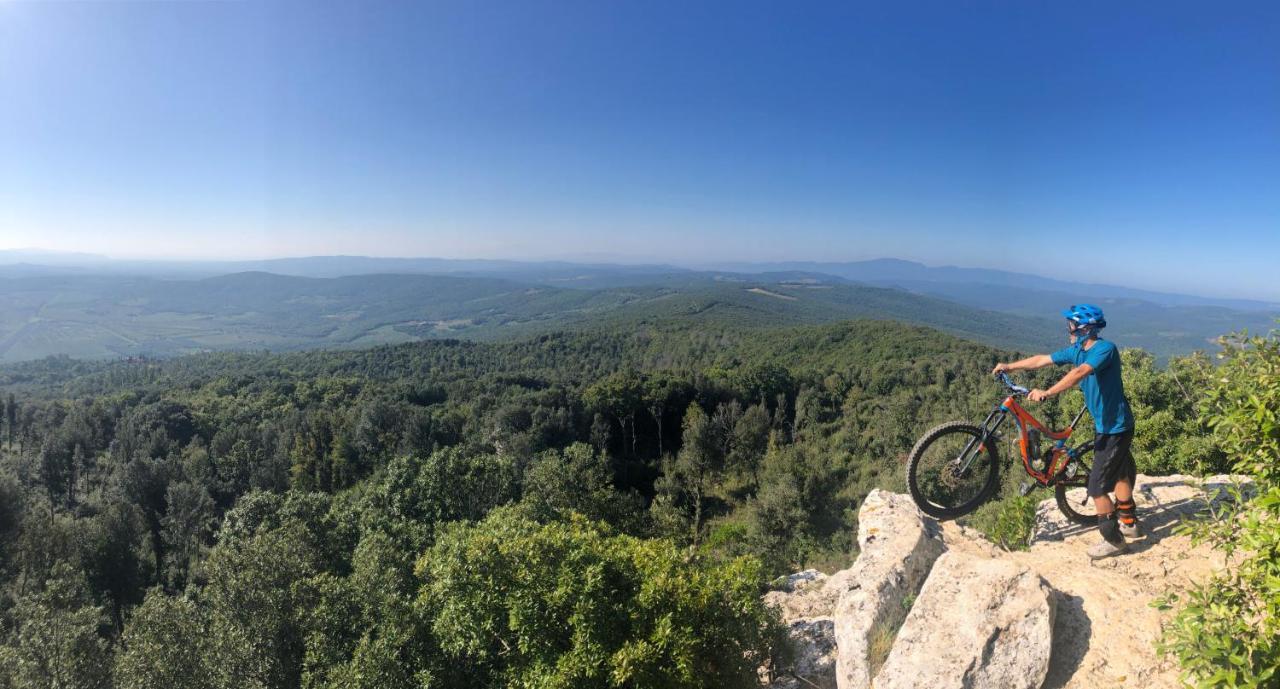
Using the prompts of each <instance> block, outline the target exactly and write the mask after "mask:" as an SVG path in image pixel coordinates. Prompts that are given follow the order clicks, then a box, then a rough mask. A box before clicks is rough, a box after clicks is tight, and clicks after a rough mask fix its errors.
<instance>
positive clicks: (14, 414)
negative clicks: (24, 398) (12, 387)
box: [4, 392, 18, 450]
mask: <svg viewBox="0 0 1280 689" xmlns="http://www.w3.org/2000/svg"><path fill="white" fill-rule="evenodd" d="M4 413H5V419H6V421H7V424H6V425H7V426H8V430H9V449H10V450H12V449H13V436H14V434H15V433H17V429H18V402H17V400H15V399H14V397H13V393H12V392H11V393H9V404H7V405H5V409H4Z"/></svg>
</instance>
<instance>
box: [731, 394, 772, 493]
mask: <svg viewBox="0 0 1280 689" xmlns="http://www.w3.org/2000/svg"><path fill="white" fill-rule="evenodd" d="M730 446H731V447H732V448H733V449H732V453H731V455H730V457H729V465H730V466H732V467H733V468H734V470H736V471H738V472H740V473H742V474H745V475H748V476H750V477H751V485H752V486H753V487H755V486H759V485H760V461H761V460H762V459H764V453H765V451H766V450H768V448H769V412H768V410H766V409H765V408H764V405H763V404H753V405H751V406H750V407H747V410H746V411H744V412H743V413H742V416H741V417H739V418H738V420H737V422H736V423H734V426H733V441H732V442H731V444H730Z"/></svg>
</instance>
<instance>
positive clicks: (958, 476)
mask: <svg viewBox="0 0 1280 689" xmlns="http://www.w3.org/2000/svg"><path fill="white" fill-rule="evenodd" d="M981 438H982V429H981V428H979V427H977V426H975V425H973V424H971V423H964V422H951V423H944V424H942V425H940V426H935V427H933V428H931V429H929V430H928V431H927V432H926V433H925V434H924V435H923V436H922V437H921V438H920V440H919V441H917V442H916V445H915V447H913V448H911V455H910V456H909V457H908V458H907V489H908V490H909V491H910V492H911V498H912V499H913V500H915V503H916V506H917V507H919V508H920V511H922V512H924V513H925V514H927V515H929V516H931V517H933V518H935V519H955V518H956V517H962V516H964V515H966V514H969V513H970V512H972V511H974V510H976V509H978V506H979V505H981V504H982V503H984V502H986V500H987V499H988V498H990V497H991V495H992V493H994V492H995V490H996V485H997V483H998V482H999V480H1000V477H999V473H1000V466H999V453H998V452H997V448H996V441H995V438H992V437H988V438H987V439H986V442H984V443H978V442H977V441H978V440H979V439H981ZM970 443H972V447H970V449H969V451H968V454H966V455H965V456H964V457H961V456H960V454H961V452H964V450H965V448H966V447H967V446H969V445H970ZM966 461H967V462H968V467H967V468H965V469H964V470H963V471H961V466H962V465H963V464H964V463H965V462H966Z"/></svg>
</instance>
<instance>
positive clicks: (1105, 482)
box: [1089, 435, 1133, 560]
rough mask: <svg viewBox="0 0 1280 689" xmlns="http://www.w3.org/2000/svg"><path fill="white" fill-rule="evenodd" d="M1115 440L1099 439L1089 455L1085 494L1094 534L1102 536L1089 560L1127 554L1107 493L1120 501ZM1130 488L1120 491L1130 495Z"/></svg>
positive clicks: (1090, 549) (1114, 511)
mask: <svg viewBox="0 0 1280 689" xmlns="http://www.w3.org/2000/svg"><path fill="white" fill-rule="evenodd" d="M1118 440H1119V437H1118V436H1115V435H1099V436H1098V440H1097V445H1096V446H1095V449H1094V451H1093V471H1092V472H1091V473H1090V474H1089V494H1090V495H1092V496H1093V505H1094V508H1096V510H1097V513H1098V532H1099V533H1100V534H1102V539H1103V540H1102V543H1099V544H1097V545H1095V546H1093V547H1091V548H1089V557H1090V558H1092V559H1094V560H1098V559H1101V558H1104V557H1111V556H1113V555H1119V554H1121V553H1124V552H1127V551H1128V549H1129V546H1128V544H1126V543H1125V541H1124V536H1122V535H1121V534H1120V523H1119V522H1118V521H1117V520H1116V507H1115V505H1114V504H1113V503H1112V502H1111V496H1109V495H1108V494H1107V493H1108V492H1109V491H1110V490H1111V489H1112V488H1115V490H1116V497H1117V498H1119V497H1120V491H1121V486H1120V482H1119V481H1118V480H1117V478H1118V477H1117V476H1116V469H1117V466H1116V459H1117V457H1116V449H1117V445H1118V443H1117V441H1118ZM1132 488H1133V486H1132V484H1129V485H1128V486H1125V487H1124V490H1127V491H1128V492H1129V494H1130V495H1132Z"/></svg>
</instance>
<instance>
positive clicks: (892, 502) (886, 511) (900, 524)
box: [832, 490, 946, 689]
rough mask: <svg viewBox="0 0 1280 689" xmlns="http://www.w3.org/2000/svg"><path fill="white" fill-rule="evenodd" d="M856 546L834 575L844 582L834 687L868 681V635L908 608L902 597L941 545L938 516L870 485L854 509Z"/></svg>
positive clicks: (882, 630)
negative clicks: (850, 558) (850, 561)
mask: <svg viewBox="0 0 1280 689" xmlns="http://www.w3.org/2000/svg"><path fill="white" fill-rule="evenodd" d="M858 546H859V548H860V549H861V552H860V553H859V555H858V559H857V561H855V562H854V564H853V567H851V568H849V569H847V570H845V571H843V572H840V573H839V575H836V576H841V579H842V581H843V582H845V583H844V584H843V585H842V586H840V587H839V588H840V589H842V590H841V592H840V598H839V600H838V602H837V603H836V607H835V614H834V617H835V635H836V646H837V648H838V650H839V657H838V658H837V661H836V686H837V687H839V689H862V688H863V687H868V686H870V683H871V678H872V676H873V674H872V673H873V668H872V665H873V663H874V661H875V658H873V657H872V655H871V650H872V642H873V640H874V639H875V637H876V636H877V635H891V634H892V632H893V630H894V629H896V628H897V625H898V623H899V622H900V621H901V620H902V618H903V617H904V616H905V615H906V612H907V609H906V606H904V604H903V603H904V601H906V600H908V598H909V597H910V596H914V595H915V594H916V592H917V591H919V590H920V587H921V586H922V585H923V584H924V581H925V578H926V577H927V576H928V574H929V569H930V568H931V567H932V566H933V562H934V560H936V559H938V556H939V555H941V554H942V552H943V550H945V549H946V546H944V545H943V542H942V538H941V531H940V530H939V528H938V524H937V522H935V521H934V520H932V519H930V518H929V517H926V516H925V515H923V514H922V513H921V512H920V510H918V509H916V506H915V503H913V502H912V501H911V498H910V497H908V496H906V495H898V494H896V493H888V492H885V491H881V490H873V491H871V494H870V495H868V496H867V499H866V500H865V501H864V502H863V503H862V508H861V509H860V510H859V511H858ZM832 578H833V579H834V578H835V576H833V577H832Z"/></svg>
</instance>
